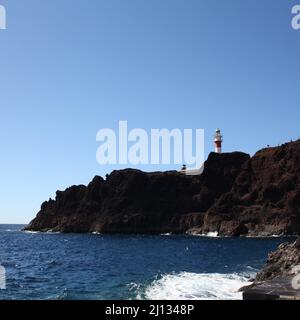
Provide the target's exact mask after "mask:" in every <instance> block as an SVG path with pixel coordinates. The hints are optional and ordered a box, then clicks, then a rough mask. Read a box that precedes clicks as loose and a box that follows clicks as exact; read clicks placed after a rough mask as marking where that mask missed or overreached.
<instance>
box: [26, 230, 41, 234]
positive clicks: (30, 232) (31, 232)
mask: <svg viewBox="0 0 300 320" xmlns="http://www.w3.org/2000/svg"><path fill="white" fill-rule="evenodd" d="M24 233H29V234H35V233H41V232H40V231H28V230H26V231H24Z"/></svg>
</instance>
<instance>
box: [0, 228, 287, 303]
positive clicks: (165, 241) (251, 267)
mask: <svg viewBox="0 0 300 320" xmlns="http://www.w3.org/2000/svg"><path fill="white" fill-rule="evenodd" d="M22 227H23V226H20V225H0V264H1V265H2V266H3V267H4V268H5V270H6V289H5V290H0V300H2V299H9V300H10V299H26V300H27V299H68V300H70V299H93V300H95V299H97V300H98V299H240V298H241V294H240V293H238V292H237V290H238V288H239V287H240V286H242V285H245V284H247V283H248V281H249V280H250V279H251V278H252V277H253V276H254V275H255V273H256V272H257V271H258V270H259V269H260V268H261V267H262V266H263V264H264V262H265V260H266V258H267V255H268V253H269V252H270V251H272V250H274V249H275V248H276V247H277V246H278V245H279V244H280V243H282V242H286V241H292V239H282V238H271V239H270V238H269V239H258V238H237V239H233V238H209V237H195V236H175V235H174V236H172V235H171V236H168V235H162V236H128V235H126V236H125V235H113V236H110V235H101V234H59V233H57V234H48V233H47V234H43V233H28V232H23V231H21V229H22Z"/></svg>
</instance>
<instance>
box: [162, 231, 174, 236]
mask: <svg viewBox="0 0 300 320" xmlns="http://www.w3.org/2000/svg"><path fill="white" fill-rule="evenodd" d="M160 235H161V236H171V235H172V232H168V233H161V234H160Z"/></svg>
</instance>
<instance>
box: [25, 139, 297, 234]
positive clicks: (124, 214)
mask: <svg viewBox="0 0 300 320" xmlns="http://www.w3.org/2000/svg"><path fill="white" fill-rule="evenodd" d="M299 210H300V140H298V141H296V142H292V143H289V144H285V145H282V146H280V147H277V148H268V149H263V150H261V151H259V152H258V153H257V154H256V155H255V156H253V157H252V158H250V156H248V155H247V154H244V153H240V152H234V153H224V154H216V153H211V154H210V155H209V157H208V159H207V161H206V163H205V168H204V172H203V174H202V175H201V176H185V175H183V174H180V173H178V172H176V171H171V172H153V173H145V172H141V171H138V170H133V169H127V170H120V171H114V172H112V173H111V174H110V175H108V176H107V178H106V180H104V179H102V178H101V177H95V178H94V179H93V181H92V182H91V183H90V184H89V185H88V186H87V187H86V186H73V187H71V188H68V189H67V190H65V191H63V192H61V191H58V192H57V194H56V199H55V200H51V199H50V200H49V201H47V202H45V203H43V204H42V207H41V210H40V212H39V213H38V215H37V217H36V218H35V219H34V220H33V221H32V222H31V223H30V224H29V226H28V227H27V228H26V229H27V230H35V231H47V230H54V231H62V232H93V231H97V232H102V233H145V234H146V233H153V234H157V233H167V232H172V233H185V232H187V233H201V234H202V233H208V232H217V233H218V234H219V235H224V236H225V235H226V236H241V235H254V236H256V235H265V236H269V235H273V234H278V235H279V234H285V235H287V234H298V233H299V230H300V212H299Z"/></svg>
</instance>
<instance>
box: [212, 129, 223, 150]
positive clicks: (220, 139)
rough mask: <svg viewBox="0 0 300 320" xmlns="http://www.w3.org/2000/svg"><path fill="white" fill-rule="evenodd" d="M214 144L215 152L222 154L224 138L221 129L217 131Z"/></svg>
mask: <svg viewBox="0 0 300 320" xmlns="http://www.w3.org/2000/svg"><path fill="white" fill-rule="evenodd" d="M214 142H215V152H216V153H222V142H223V136H222V134H221V130H220V129H216V133H215V139H214Z"/></svg>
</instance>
